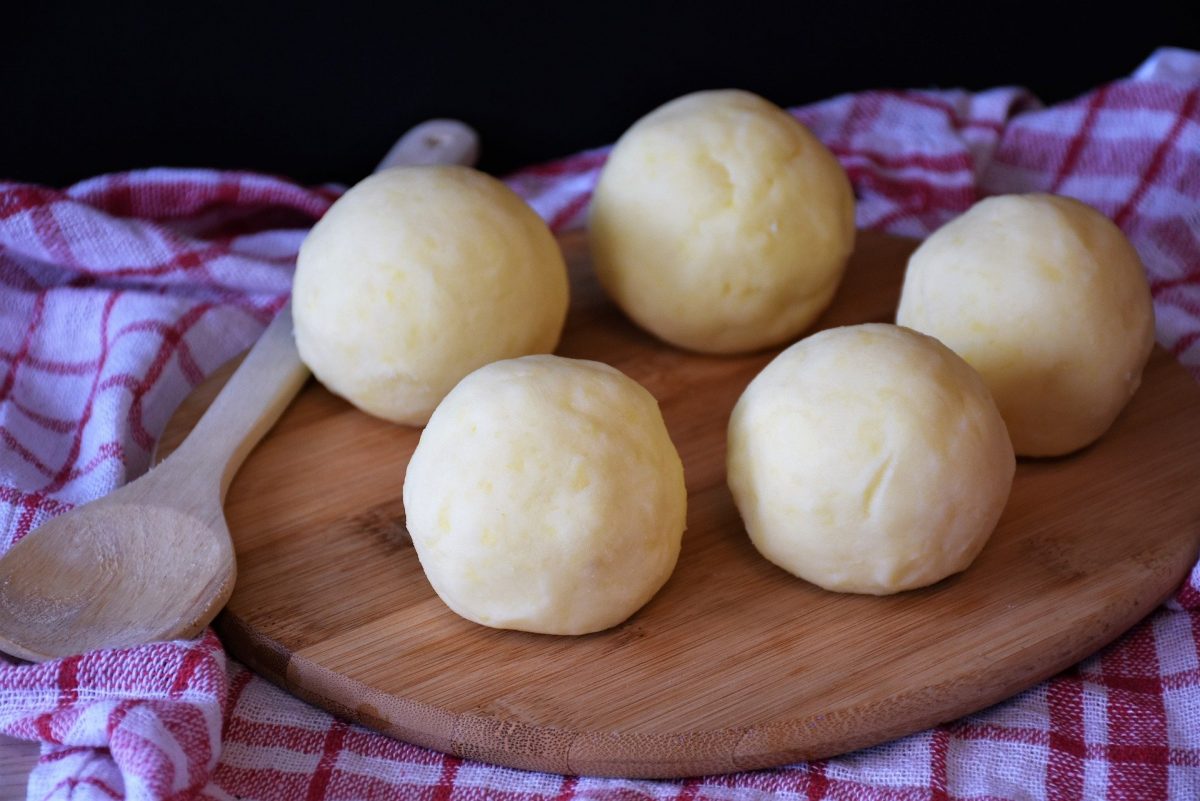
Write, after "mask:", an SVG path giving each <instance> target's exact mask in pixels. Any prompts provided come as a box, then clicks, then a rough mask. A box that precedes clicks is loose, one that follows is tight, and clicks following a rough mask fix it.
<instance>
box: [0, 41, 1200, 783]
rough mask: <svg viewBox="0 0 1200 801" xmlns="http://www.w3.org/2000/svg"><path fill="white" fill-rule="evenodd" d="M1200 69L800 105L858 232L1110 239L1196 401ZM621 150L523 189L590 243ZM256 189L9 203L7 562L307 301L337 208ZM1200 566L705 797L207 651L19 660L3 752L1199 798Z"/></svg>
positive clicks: (281, 186)
mask: <svg viewBox="0 0 1200 801" xmlns="http://www.w3.org/2000/svg"><path fill="white" fill-rule="evenodd" d="M1198 103H1200V54H1197V53H1191V52H1187V51H1179V50H1165V51H1160V52H1159V53H1156V54H1155V55H1154V56H1153V57H1152V58H1151V59H1150V60H1149V61H1147V63H1146V64H1145V65H1143V66H1142V67H1141V68H1140V69H1139V70H1138V72H1137V73H1136V75H1135V76H1134V77H1132V78H1130V79H1128V80H1121V81H1117V82H1115V83H1111V84H1108V85H1105V86H1102V87H1100V88H1098V89H1097V90H1095V91H1093V92H1090V93H1088V94H1087V95H1085V96H1083V97H1081V98H1078V99H1076V100H1073V101H1071V102H1068V103H1064V104H1062V105H1057V106H1053V107H1050V108H1042V107H1041V106H1040V104H1039V103H1038V102H1037V101H1036V99H1034V98H1033V97H1031V96H1030V95H1029V94H1027V93H1026V92H1024V91H1021V90H1019V89H1010V88H1006V89H995V90H991V91H985V92H981V93H977V94H972V93H968V92H963V91H876V92H864V93H861V94H853V95H847V96H843V97H838V98H834V99H832V100H829V101H827V102H823V103H819V104H816V105H813V106H808V107H805V108H800V109H796V110H795V113H796V115H797V116H798V117H799V118H800V119H801V120H803V121H804V122H805V123H806V124H807V125H808V126H809V127H810V128H811V129H812V130H813V131H814V132H815V133H816V134H817V135H818V136H819V137H820V138H821V139H822V140H824V141H825V142H826V143H827V144H828V145H829V146H830V148H831V149H832V150H833V152H834V153H835V154H836V155H837V156H838V158H839V159H841V161H842V163H843V164H844V165H845V167H846V169H847V170H848V172H849V174H850V177H851V179H852V181H853V183H854V187H855V190H856V193H857V195H858V197H859V205H858V224H859V225H860V226H861V227H868V228H876V229H881V230H886V231H890V232H893V233H897V234H906V235H910V236H923V235H925V234H928V233H929V232H930V231H932V230H933V229H934V228H936V227H937V226H939V225H941V224H942V223H944V222H946V221H947V220H949V219H951V218H952V217H954V216H955V215H957V214H959V213H961V212H962V211H964V210H966V209H967V208H968V207H969V206H970V205H971V203H973V202H974V201H975V200H977V199H978V198H979V197H981V196H983V195H986V194H989V193H999V192H1024V191H1051V192H1059V193H1062V194H1067V195H1072V196H1075V197H1078V198H1080V199H1082V200H1084V201H1086V202H1088V203H1090V204H1092V205H1093V206H1096V207H1097V208H1099V209H1100V210H1101V211H1103V212H1104V213H1105V214H1107V215H1109V216H1110V217H1111V218H1113V219H1114V220H1115V221H1116V222H1117V223H1118V224H1119V225H1120V226H1121V227H1122V228H1123V229H1124V230H1125V231H1126V233H1127V234H1128V235H1129V236H1130V238H1131V239H1132V241H1133V243H1134V245H1135V246H1136V247H1137V249H1138V251H1139V252H1140V253H1141V255H1142V258H1143V260H1144V262H1145V265H1146V269H1147V270H1148V272H1149V275H1150V279H1151V286H1152V290H1153V292H1154V298H1155V310H1156V312H1157V315H1158V339H1159V342H1160V343H1161V344H1163V345H1164V346H1165V347H1167V348H1168V349H1169V350H1170V351H1171V352H1172V353H1173V354H1174V355H1175V356H1176V357H1177V358H1179V359H1180V360H1181V361H1182V362H1183V363H1184V364H1185V365H1187V366H1188V368H1189V369H1190V370H1191V371H1192V373H1193V374H1194V375H1196V376H1197V377H1200V212H1198V209H1200V107H1198ZM606 153H607V151H606V150H605V149H600V150H596V151H591V152H587V153H582V154H580V155H577V156H574V157H572V158H568V159H565V160H562V161H557V162H554V163H551V164H546V165H542V166H537V167H532V168H529V169H527V170H524V171H522V172H520V173H518V174H516V175H513V176H511V177H509V179H508V182H509V184H510V185H511V186H512V187H513V188H515V189H516V190H517V191H518V192H520V193H521V194H522V195H523V196H524V197H526V198H527V199H528V200H529V201H530V203H531V204H532V205H533V206H534V208H535V209H537V211H538V212H539V213H540V214H542V216H543V217H545V218H546V219H547V220H548V221H550V223H551V225H552V226H553V227H554V228H556V229H565V228H570V227H574V226H579V225H581V224H582V221H583V215H584V213H585V210H586V206H587V203H588V199H589V197H590V192H591V189H592V186H593V185H594V182H595V180H596V176H597V173H598V171H599V169H600V167H601V166H602V165H603V163H604V159H605V156H606ZM336 195H337V191H336V189H334V188H330V187H325V188H316V189H312V188H304V187H300V186H297V185H295V184H293V183H291V182H289V181H286V180H283V179H280V178H272V177H266V176H261V175H253V174H248V173H240V172H214V171H204V170H165V169H159V170H149V171H143V172H134V173H124V174H119V175H109V176H103V177H99V178H96V179H93V180H89V181H85V182H83V183H80V184H76V185H75V186H72V187H70V188H68V189H66V190H64V191H56V190H51V189H45V188H40V187H36V186H29V185H22V184H16V183H0V370H2V371H3V372H2V373H0V550H2V549H5V548H7V547H9V546H10V545H11V544H12V543H13V542H14V541H16V540H18V539H20V538H21V537H23V536H25V535H26V534H28V533H29V531H30V530H31V529H33V528H35V527H36V526H37V525H38V524H40V523H41V522H42V521H44V520H45V519H47V518H49V517H52V516H54V515H56V514H59V513H61V512H63V511H65V510H67V509H69V508H71V507H72V506H74V505H77V504H80V503H83V502H86V501H88V500H90V499H92V498H95V497H97V496H99V495H102V494H104V493H105V492H107V491H109V490H111V489H112V488H113V487H115V486H117V485H119V484H121V483H122V482H124V481H126V480H127V479H128V478H130V477H132V476H135V475H137V474H139V473H141V472H142V471H143V470H145V468H146V467H147V463H148V460H149V452H150V448H151V446H152V445H153V443H154V440H155V437H156V435H157V434H158V433H159V432H160V431H161V430H162V428H163V427H164V426H165V424H166V421H167V419H168V417H169V416H170V414H171V413H172V411H173V410H174V408H175V406H176V405H177V404H178V403H179V401H181V400H182V399H183V397H184V396H185V395H186V394H187V393H188V391H189V390H190V388H191V387H192V386H194V385H195V384H196V383H198V382H199V381H200V380H201V379H202V378H203V377H204V376H205V375H207V374H208V373H209V372H210V371H212V370H213V369H214V368H215V367H216V366H217V365H219V364H221V363H222V362H224V361H225V360H226V359H228V358H229V357H231V356H233V355H234V354H236V353H237V352H239V351H240V350H242V349H244V348H245V347H246V346H248V345H249V344H250V343H251V342H252V341H253V340H254V338H255V337H256V336H257V334H258V333H259V332H260V331H261V329H262V327H263V326H264V324H265V323H266V322H267V321H268V320H269V319H270V317H271V316H272V315H273V314H274V312H275V311H276V310H277V309H278V308H279V307H280V306H281V304H282V303H283V301H284V298H285V297H286V293H287V291H288V286H289V281H290V271H291V267H292V264H293V261H294V258H295V255H296V249H297V247H298V246H299V244H300V241H301V239H302V238H303V236H304V232H305V229H306V228H307V226H309V225H311V223H312V221H313V220H315V219H316V218H318V217H319V216H320V215H321V214H322V213H323V212H324V211H325V209H326V208H328V206H329V204H330V203H331V202H332V200H333V199H334V198H335V197H336ZM1198 646H1200V568H1198V569H1193V571H1192V573H1191V576H1190V578H1189V580H1188V581H1187V582H1186V583H1185V584H1184V586H1183V587H1182V588H1181V589H1180V590H1179V592H1178V593H1177V594H1176V595H1175V596H1174V597H1173V598H1172V599H1171V600H1170V601H1169V602H1168V603H1167V604H1165V605H1164V606H1163V607H1161V608H1160V609H1158V610H1157V611H1156V612H1155V613H1153V614H1152V615H1151V616H1150V617H1149V618H1147V619H1146V620H1145V621H1143V622H1142V623H1140V624H1139V625H1138V626H1136V627H1135V628H1134V629H1133V630H1132V631H1130V632H1129V633H1127V634H1126V635H1125V636H1124V637H1122V638H1121V639H1120V640H1119V641H1117V642H1116V643H1114V644H1113V645H1111V646H1109V647H1108V648H1106V649H1104V650H1103V651H1102V652H1101V653H1099V654H1097V655H1096V656H1094V657H1092V658H1090V659H1088V660H1086V661H1084V662H1082V663H1081V664H1079V665H1077V666H1075V667H1073V668H1071V669H1069V670H1067V671H1065V672H1064V673H1062V674H1060V675H1059V676H1056V677H1055V678H1053V679H1051V680H1049V681H1047V682H1045V683H1043V684H1041V685H1039V686H1037V687H1035V688H1033V689H1031V690H1029V691H1027V692H1024V693H1022V694H1020V695H1018V696H1017V697H1015V698H1013V699H1011V700H1009V701H1007V702H1005V703H1002V704H999V705H997V706H995V707H992V708H990V709H987V710H985V711H983V712H980V713H978V714H975V715H971V716H968V717H966V718H964V719H962V720H960V721H957V722H955V723H951V724H947V725H943V726H939V727H937V728H935V729H932V730H929V731H925V732H921V733H919V734H914V735H912V736H909V737H905V738H903V739H900V740H896V741H894V742H891V743H888V744H885V745H880V746H877V747H874V748H868V749H864V750H862V751H858V752H855V753H852V754H847V755H845V756H841V757H838V758H835V759H827V760H820V761H816V762H811V763H805V764H797V765H791V766H787V767H784V768H779V769H775V770H764V771H756V772H752V773H743V774H735V775H730V776H717V777H707V778H698V779H691V780H687V781H625V780H618V779H594V778H572V777H562V776H553V775H547V774H540V773H528V772H522V771H517V770H510V769H506V768H500V767H495V766H491V765H486V764H482V763H477V762H471V761H468V760H462V759H458V758H455V757H451V756H446V755H442V754H438V753H435V752H432V751H428V750H425V749H422V748H418V747H416V746H412V745H408V744H406V743H403V742H399V741H397V740H392V739H389V738H387V737H384V736H382V735H379V734H375V733H373V732H371V731H368V730H366V729H363V728H360V727H358V726H354V725H349V724H347V723H345V722H343V721H340V720H337V719H335V718H333V717H331V716H330V715H328V714H326V713H324V712H322V711H320V710H317V709H314V708H312V707H310V706H308V705H306V704H304V703H303V702H301V701H298V700H296V699H294V698H292V697H290V696H288V695H287V694H285V693H284V692H282V691H281V690H279V689H277V688H275V687H274V686H273V685H270V684H268V683H267V682H266V681H264V680H262V679H260V678H258V677H256V676H254V675H253V674H252V673H250V672H249V671H247V670H246V669H245V668H243V667H241V666H240V665H238V664H237V663H236V662H234V661H232V660H229V659H227V658H226V657H225V654H224V652H223V651H222V649H221V646H220V643H219V642H218V641H217V639H216V637H215V636H214V635H213V634H212V633H211V631H210V632H207V633H206V634H205V635H203V636H202V637H200V638H199V639H197V640H194V641H179V642H172V643H158V644H154V645H148V646H144V647H139V648H130V649H125V650H119V651H99V652H93V653H89V654H84V655H81V656H77V657H71V658H68V659H62V660H59V661H57V662H51V663H46V664H41V665H20V664H16V663H13V664H0V728H2V730H3V731H5V732H7V733H8V734H10V735H13V736H16V737H23V738H27V739H35V740H39V741H41V742H42V743H43V746H42V755H41V758H40V760H39V761H38V763H37V765H36V767H35V768H34V770H33V774H32V776H31V779H30V784H29V798H31V799H50V798H55V799H58V798H72V799H114V798H128V799H167V798H170V799H190V798H203V799H226V800H228V799H234V798H249V799H263V800H265V799H358V798H409V797H420V798H431V799H433V798H439V799H441V798H445V799H449V798H452V797H454V798H485V797H487V798H491V797H502V798H507V799H550V798H564V799H565V798H587V799H606V798H613V799H616V798H621V799H634V798H655V799H657V798H664V799H665V798H673V799H674V798H678V799H684V798H687V799H703V798H720V799H741V798H745V799H753V798H763V797H767V796H770V795H772V794H783V795H788V796H789V797H797V798H800V797H802V798H814V799H815V798H855V799H910V798H914V799H915V798H935V799H936V798H945V799H951V798H964V799H965V798H970V799H977V798H986V799H999V798H1011V799H1018V798H1019V799H1026V798H1033V799H1042V798H1046V799H1050V798H1055V799H1058V798H1101V797H1112V798H1164V797H1175V798H1184V797H1187V798H1196V797H1200V656H1198Z"/></svg>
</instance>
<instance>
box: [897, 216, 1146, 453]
mask: <svg viewBox="0 0 1200 801" xmlns="http://www.w3.org/2000/svg"><path fill="white" fill-rule="evenodd" d="M896 322H898V323H900V324H901V325H906V326H909V327H911V328H915V329H917V330H919V331H924V332H925V333H927V334H931V335H933V336H935V337H937V338H938V339H940V340H941V341H942V342H944V343H945V344H946V345H948V346H949V347H950V348H951V349H952V350H954V351H955V352H956V353H958V354H959V355H960V356H962V357H963V358H964V359H966V360H967V362H968V363H970V364H971V366H972V367H974V368H975V369H976V370H978V371H979V373H980V375H982V376H983V380H984V381H985V382H986V383H987V385H988V388H989V389H990V390H991V392H992V395H993V396H994V397H995V399H996V405H997V406H999V407H1000V413H1001V414H1002V415H1003V416H1004V421H1005V422H1006V423H1007V424H1008V431H1009V434H1010V435H1011V436H1012V440H1013V446H1014V447H1015V448H1016V451H1017V453H1018V454H1020V455H1023V456H1057V455H1061V454H1065V453H1070V452H1071V451H1074V450H1077V449H1079V448H1082V447H1084V446H1085V445H1088V444H1090V443H1091V442H1093V441H1094V440H1096V439H1097V438H1099V437H1100V436H1101V435H1102V434H1103V433H1104V432H1105V431H1107V430H1108V428H1109V426H1111V425H1112V423H1113V421H1114V420H1115V419H1116V417H1117V415H1118V414H1119V413H1120V411H1121V409H1123V408H1124V407H1125V404H1126V403H1128V402H1129V399H1130V398H1131V397H1132V396H1133V393H1134V392H1135V391H1136V390H1137V388H1138V385H1139V384H1140V383H1141V379H1142V368H1143V367H1144V366H1145V364H1146V360H1147V359H1148V358H1149V356H1150V350H1151V348H1152V347H1153V346H1154V307H1153V304H1152V301H1151V296H1150V289H1149V286H1148V285H1147V282H1146V275H1145V272H1144V270H1143V267H1142V263H1141V260H1140V259H1139V258H1138V255H1137V252H1136V251H1135V250H1134V249H1133V246H1132V245H1130V244H1129V241H1128V240H1127V239H1126V238H1125V236H1124V235H1123V234H1122V233H1121V231H1120V229H1118V228H1117V227H1116V226H1115V225H1113V223H1112V222H1111V221H1109V220H1108V218H1106V217H1105V216H1104V215H1102V214H1101V213H1100V212H1098V211H1096V210H1095V209H1093V208H1091V207H1090V206H1087V205H1085V204H1083V203H1080V202H1079V201H1077V200H1072V199H1070V198H1065V197H1057V196H1054V195H1007V196H1001V197H994V198H989V199H987V200H983V201H981V202H979V203H977V204H976V205H975V206H973V207H972V208H971V209H970V211H968V212H967V213H966V214H963V215H962V216H961V217H959V218H957V219H955V220H953V221H951V222H950V223H948V224H947V225H945V226H943V227H942V228H940V229H939V230H937V231H936V232H934V234H933V235H932V236H930V237H929V238H928V239H926V240H925V242H924V243H923V244H922V245H921V246H920V247H919V248H918V249H917V251H916V252H915V253H913V255H912V257H911V259H910V260H909V262H908V271H907V273H906V274H905V278H904V290H903V293H902V294H901V298H900V308H899V311H898V312H897V315H896Z"/></svg>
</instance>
